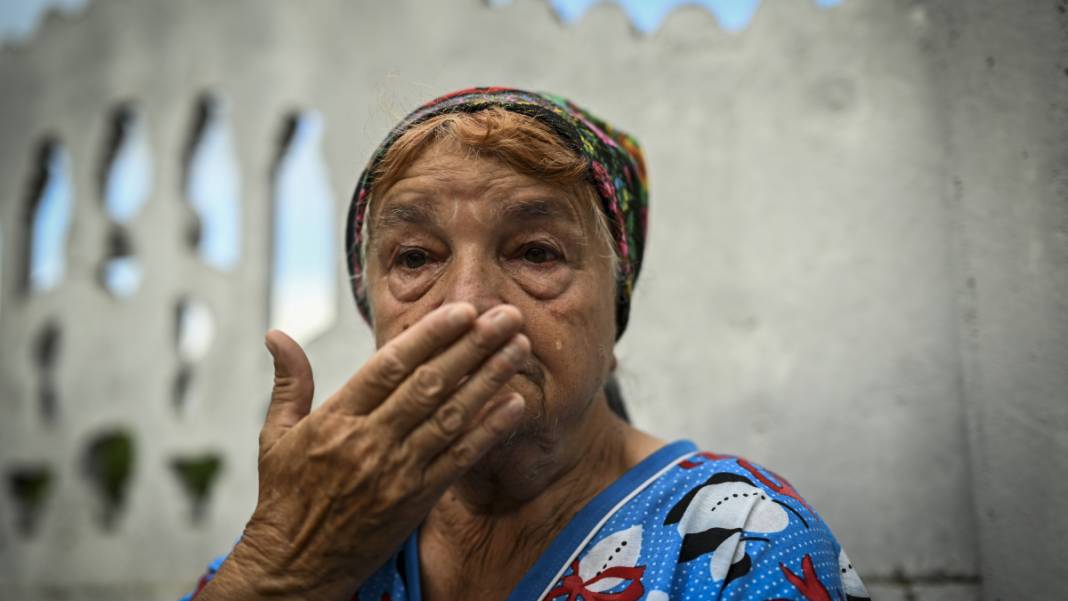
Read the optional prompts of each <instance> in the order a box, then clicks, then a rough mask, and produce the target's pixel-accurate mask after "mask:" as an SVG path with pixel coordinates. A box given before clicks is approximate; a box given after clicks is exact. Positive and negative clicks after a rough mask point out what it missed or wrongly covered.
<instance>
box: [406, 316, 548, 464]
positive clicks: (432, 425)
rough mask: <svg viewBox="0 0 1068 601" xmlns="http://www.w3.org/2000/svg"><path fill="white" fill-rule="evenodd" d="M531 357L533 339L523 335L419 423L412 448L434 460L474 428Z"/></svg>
mask: <svg viewBox="0 0 1068 601" xmlns="http://www.w3.org/2000/svg"><path fill="white" fill-rule="evenodd" d="M529 356H530V341H529V340H527V337H526V336H524V335H522V334H516V335H515V336H514V337H513V338H512V340H510V341H509V342H508V344H506V345H505V346H504V348H502V349H501V350H499V351H498V352H497V353H496V354H495V355H494V356H492V357H490V358H489V360H487V361H486V362H485V363H483V365H482V366H481V367H480V368H479V369H478V371H476V372H475V373H474V374H472V376H471V377H470V379H468V380H467V381H466V382H464V383H463V385H462V386H460V388H459V389H458V390H457V391H456V393H455V394H453V395H452V397H451V398H450V399H449V400H448V401H446V402H445V404H443V405H442V406H441V407H439V408H438V410H437V411H435V412H434V414H433V416H432V417H431V418H430V419H427V420H425V421H424V422H423V423H421V424H419V425H418V426H417V427H416V428H415V430H414V431H412V433H411V434H410V435H409V437H408V442H407V444H408V445H409V448H410V449H411V450H412V451H414V452H415V454H416V455H418V456H420V457H426V458H427V460H430V459H432V458H434V457H436V456H437V455H438V453H440V452H441V451H442V450H444V449H445V448H446V447H447V446H448V445H449V444H450V443H452V442H453V441H454V440H456V438H457V437H459V436H460V435H461V434H462V433H464V432H466V431H467V430H469V429H470V428H471V422H473V421H474V420H475V419H476V418H477V416H478V415H479V412H480V411H481V410H482V408H483V407H484V406H485V405H486V403H487V402H488V401H489V400H490V399H492V398H493V397H494V395H496V394H497V393H498V392H499V391H500V390H501V388H502V387H503V386H504V385H505V384H507V383H508V381H509V380H511V379H512V376H514V375H515V374H516V372H517V371H518V370H519V367H520V366H521V365H522V364H523V362H524V361H525V360H526V359H527V357H529Z"/></svg>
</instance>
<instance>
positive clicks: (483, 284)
mask: <svg viewBox="0 0 1068 601" xmlns="http://www.w3.org/2000/svg"><path fill="white" fill-rule="evenodd" d="M446 269H447V272H446V274H445V278H444V280H445V281H444V282H442V284H444V286H445V298H444V302H447V303H455V302H468V303H471V304H472V305H474V306H475V309H476V310H477V311H478V314H479V315H481V314H482V313H485V312H486V311H488V310H490V309H492V308H493V307H495V306H497V305H499V304H501V303H503V302H504V299H503V296H502V294H501V292H502V287H503V286H504V274H503V273H502V272H501V269H500V267H499V266H498V265H497V263H496V261H495V260H494V257H490V256H486V254H485V253H483V252H480V251H479V250H477V249H469V250H463V251H460V250H457V252H455V253H454V254H453V257H452V260H451V261H450V262H449V265H448V267H447V268H446Z"/></svg>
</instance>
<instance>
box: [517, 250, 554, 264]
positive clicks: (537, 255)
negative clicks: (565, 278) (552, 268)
mask: <svg viewBox="0 0 1068 601" xmlns="http://www.w3.org/2000/svg"><path fill="white" fill-rule="evenodd" d="M559 258H560V255H558V254H557V253H556V251H554V250H553V249H551V248H547V247H545V246H528V247H527V249H526V250H525V251H523V259H524V260H526V261H528V262H530V263H545V262H546V261H555V260H556V259H559Z"/></svg>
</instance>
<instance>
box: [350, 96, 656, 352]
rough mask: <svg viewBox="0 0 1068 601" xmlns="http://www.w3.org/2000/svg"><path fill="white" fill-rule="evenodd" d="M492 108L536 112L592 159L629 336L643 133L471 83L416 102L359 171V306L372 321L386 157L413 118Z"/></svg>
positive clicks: (353, 262)
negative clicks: (365, 240)
mask: <svg viewBox="0 0 1068 601" xmlns="http://www.w3.org/2000/svg"><path fill="white" fill-rule="evenodd" d="M490 107H500V108H502V109H505V110H508V111H512V112H515V113H519V114H521V115H526V116H529V117H533V118H534V119H537V120H538V121H540V122H542V123H544V124H545V125H547V126H549V128H550V129H551V130H552V131H554V132H555V133H556V134H557V135H558V136H560V138H561V139H562V140H564V141H565V142H566V143H567V145H568V146H570V147H571V148H572V149H573V150H574V151H575V152H576V153H577V154H578V155H579V156H581V157H585V158H586V159H587V160H588V161H589V170H588V172H587V177H588V179H589V182H590V184H591V185H593V187H594V189H595V190H596V191H597V195H598V196H599V197H600V198H601V209H602V210H604V213H605V215H606V216H607V217H608V226H609V230H610V231H611V234H612V239H613V241H614V242H615V244H616V251H617V254H618V257H619V268H618V271H617V273H616V284H617V286H616V289H617V297H616V338H617V339H618V338H619V337H620V336H622V335H623V331H624V330H625V329H626V327H627V318H628V317H629V315H630V298H631V294H632V293H633V291H634V284H635V282H636V281H637V279H638V272H639V271H640V269H641V260H642V253H643V251H644V250H645V236H646V223H647V214H648V213H647V212H648V206H649V195H648V189H647V187H646V181H645V164H644V162H643V159H642V152H641V148H640V147H639V146H638V142H637V140H635V139H634V138H632V137H630V136H629V135H627V134H626V133H624V132H622V131H619V130H617V129H615V128H613V127H612V126H610V125H608V124H607V123H605V122H604V121H602V120H600V119H598V118H597V117H594V116H593V115H591V114H590V113H588V112H586V111H585V110H583V109H581V108H579V107H578V106H576V105H575V104H574V103H572V102H571V101H569V100H567V99H565V98H561V97H560V96H555V95H552V94H544V93H536V92H527V91H524V90H517V89H513V88H500V87H492V88H469V89H466V90H460V91H457V92H453V93H451V94H447V95H445V96H441V97H440V98H436V99H434V100H431V101H430V102H428V103H426V104H424V105H423V106H421V107H419V108H417V109H416V110H415V111H413V112H412V113H411V114H409V115H408V116H407V117H405V118H404V119H403V120H402V121H401V122H400V124H398V125H397V126H396V127H394V128H393V130H392V131H390V133H389V135H387V136H386V139H385V140H384V141H383V142H382V144H381V145H379V147H378V149H377V150H376V151H375V153H374V155H373V156H372V157H371V160H370V162H369V163H368V164H367V167H366V168H365V169H364V171H363V174H362V175H360V181H359V183H358V184H357V185H356V191H355V192H354V193H353V196H352V202H351V204H350V205H349V214H348V219H347V226H346V234H345V247H346V249H347V254H348V266H349V275H350V276H351V280H350V281H351V282H352V292H353V294H354V295H355V297H356V305H357V307H359V309H360V313H361V314H362V315H363V316H364V318H365V319H367V320H368V322H370V311H369V307H368V304H367V290H366V288H365V286H364V281H363V257H362V256H361V254H360V253H361V248H360V246H361V242H362V240H361V239H360V238H361V236H362V235H363V221H364V217H365V215H364V213H365V211H366V209H367V202H368V199H369V198H370V193H371V188H372V186H373V185H374V177H375V172H376V171H377V169H378V166H379V164H380V162H381V161H382V158H383V157H384V156H385V155H386V153H387V152H388V151H389V149H390V147H391V146H392V145H393V143H394V142H396V140H397V138H399V137H400V136H401V135H402V134H403V133H404V132H405V131H407V130H408V129H409V128H410V127H412V126H413V125H416V124H418V123H421V122H423V121H426V120H427V119H430V118H431V117H435V116H437V115H441V114H444V113H459V112H471V113H473V112H477V111H480V110H483V109H487V108H490Z"/></svg>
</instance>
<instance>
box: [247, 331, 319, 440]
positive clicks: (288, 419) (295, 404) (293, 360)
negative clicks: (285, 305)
mask: <svg viewBox="0 0 1068 601" xmlns="http://www.w3.org/2000/svg"><path fill="white" fill-rule="evenodd" d="M266 345H267V350H268V351H269V352H270V353H271V357H273V358H274V388H272V389H271V404H270V406H269V407H268V408H267V419H266V420H265V422H264V424H263V429H262V430H261V431H260V453H261V454H263V453H265V452H266V451H267V450H268V449H269V448H271V447H272V446H274V443H276V442H278V439H279V438H281V437H282V435H284V434H285V433H286V432H287V431H288V430H289V429H290V428H292V427H293V426H295V425H297V422H299V421H300V420H302V419H304V416H306V415H308V413H310V412H311V404H312V397H313V396H314V395H315V381H314V380H313V379H312V368H311V363H309V362H308V356H307V355H305V354H304V349H302V348H300V345H299V344H297V342H296V341H295V340H293V339H292V338H290V337H289V336H288V335H286V334H285V333H284V332H282V331H281V330H271V331H270V332H267V338H266Z"/></svg>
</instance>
